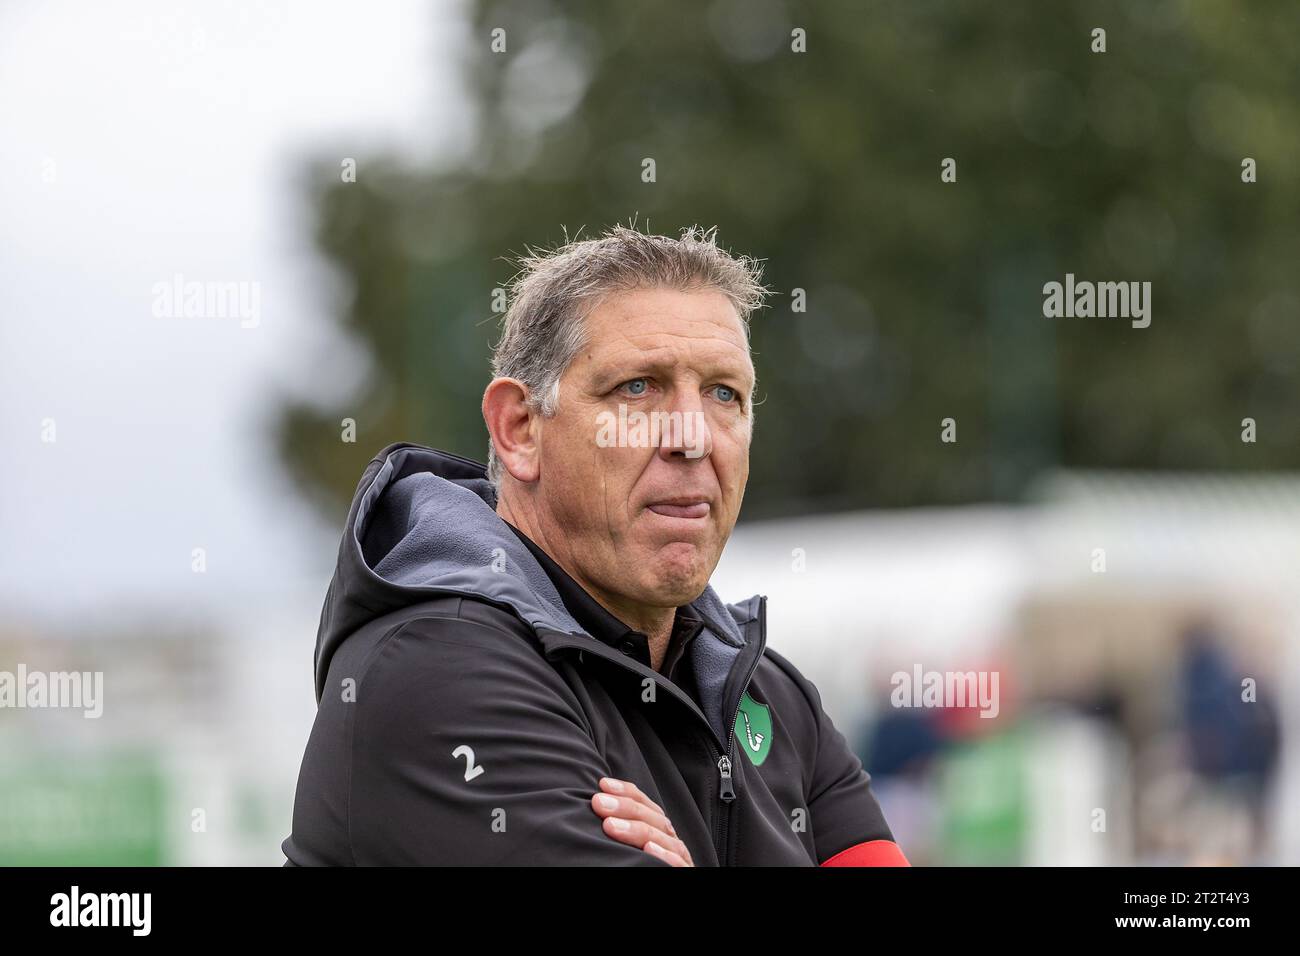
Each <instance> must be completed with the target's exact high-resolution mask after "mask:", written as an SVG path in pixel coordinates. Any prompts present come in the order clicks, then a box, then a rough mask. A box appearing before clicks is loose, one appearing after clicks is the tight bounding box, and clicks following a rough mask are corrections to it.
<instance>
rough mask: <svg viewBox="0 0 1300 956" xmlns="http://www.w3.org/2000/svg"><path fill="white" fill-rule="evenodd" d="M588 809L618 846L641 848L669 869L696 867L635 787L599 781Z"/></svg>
mask: <svg viewBox="0 0 1300 956" xmlns="http://www.w3.org/2000/svg"><path fill="white" fill-rule="evenodd" d="M606 801H610V802H609V803H608V804H607V803H606ZM591 808H592V809H593V810H595V811H596V814H597V815H598V816H600V817H603V818H604V823H603V826H604V828H605V832H606V833H607V834H609V835H610V836H612V837H613V838H614V839H615V840H618V841H619V842H620V843H626V844H628V845H629V846H635V847H640V848H641V849H643V850H645V851H646V852H647V853H650V854H653V855H654V856H657V857H658V858H659V859H661V860H663V861H664V862H665V863H668V864H671V865H672V866H694V865H695V864H694V863H693V862H692V861H691V851H690V850H688V849H686V844H685V843H683V842H682V841H681V840H679V839H677V831H676V830H674V829H673V825H672V821H670V820H669V819H668V817H666V816H664V812H663V810H662V809H661V808H660V807H659V805H658V804H657V803H655V802H654V801H653V800H651V799H650V798H649V797H647V796H646V795H645V794H644V793H642V792H641V789H640V788H639V787H638V786H637V785H636V784H634V783H630V782H629V781H627V780H618V779H615V778H614V777H601V778H600V792H599V793H596V794H595V795H593V796H592V798H591ZM620 825H622V829H620Z"/></svg>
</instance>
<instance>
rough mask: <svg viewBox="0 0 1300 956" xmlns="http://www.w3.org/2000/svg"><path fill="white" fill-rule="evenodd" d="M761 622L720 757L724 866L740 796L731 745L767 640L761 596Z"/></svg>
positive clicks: (720, 847)
mask: <svg viewBox="0 0 1300 956" xmlns="http://www.w3.org/2000/svg"><path fill="white" fill-rule="evenodd" d="M758 624H759V642H758V643H759V646H758V653H757V654H756V655H755V656H754V660H753V661H752V662H751V663H750V665H749V672H748V673H747V674H746V675H745V679H744V681H743V682H742V683H741V685H740V696H738V697H737V698H736V712H735V713H734V714H732V715H731V722H730V723H729V724H727V749H726V751H725V752H724V753H723V755H722V756H721V757H719V758H718V776H719V781H720V782H719V787H718V800H719V802H721V804H722V808H721V809H720V810H719V812H718V821H719V824H720V825H719V828H718V829H719V830H720V831H721V833H720V834H719V839H718V841H717V843H718V861H719V863H720V864H721V865H722V866H729V865H730V863H731V845H730V841H729V840H728V837H729V836H730V835H731V812H732V811H731V805H732V803H733V802H734V801H735V799H736V791H735V788H734V787H733V786H732V773H731V770H732V767H731V744H732V741H733V740H734V739H735V736H736V721H737V720H739V719H740V704H741V702H742V701H743V700H744V699H745V693H746V692H747V691H748V690H749V682H750V680H752V679H753V677H754V671H756V670H758V662H759V661H760V660H762V659H763V647H764V645H765V644H766V643H767V640H766V638H767V598H766V597H765V596H761V597H759V607H758Z"/></svg>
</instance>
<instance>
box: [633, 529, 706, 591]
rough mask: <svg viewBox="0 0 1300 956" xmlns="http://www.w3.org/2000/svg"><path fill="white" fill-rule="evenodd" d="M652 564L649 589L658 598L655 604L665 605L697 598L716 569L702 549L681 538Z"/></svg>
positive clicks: (659, 554) (650, 563) (661, 550)
mask: <svg viewBox="0 0 1300 956" xmlns="http://www.w3.org/2000/svg"><path fill="white" fill-rule="evenodd" d="M649 565H650V568H651V569H652V574H651V580H649V581H648V582H646V583H647V584H648V585H649V587H648V590H650V591H652V592H654V594H655V595H656V597H657V598H658V600H657V601H656V602H655V603H657V604H660V606H662V607H667V606H669V605H672V606H674V607H678V606H680V605H682V604H688V603H690V602H691V601H694V600H695V599H696V598H697V597H699V596H700V595H701V594H703V593H704V589H705V587H707V586H708V583H709V575H710V574H711V573H712V571H713V564H712V563H709V562H708V561H706V559H705V556H704V555H703V554H701V553H700V549H699V548H697V547H696V546H695V545H692V544H687V543H685V542H680V541H679V542H674V543H673V544H670V545H667V546H665V547H664V548H661V549H660V550H659V553H658V554H657V555H656V557H655V559H654V560H652V561H651V562H649Z"/></svg>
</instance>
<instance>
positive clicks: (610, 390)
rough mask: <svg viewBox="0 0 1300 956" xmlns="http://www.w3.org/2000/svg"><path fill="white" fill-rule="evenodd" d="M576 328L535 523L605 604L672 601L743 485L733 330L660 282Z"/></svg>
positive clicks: (740, 332) (551, 423)
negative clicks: (581, 336) (582, 344)
mask: <svg viewBox="0 0 1300 956" xmlns="http://www.w3.org/2000/svg"><path fill="white" fill-rule="evenodd" d="M586 328H587V334H588V338H587V346H586V348H584V349H583V350H582V351H580V352H579V353H578V355H577V356H576V357H575V358H574V360H573V362H572V363H571V364H570V366H569V368H568V369H567V370H566V371H565V373H564V375H563V376H562V377H561V379H560V395H559V409H558V411H557V413H556V415H555V416H554V417H553V418H548V419H543V420H542V425H541V432H540V466H541V472H540V480H539V483H538V487H537V492H538V505H539V511H540V515H539V517H541V519H542V521H543V522H544V523H545V524H546V525H548V527H547V529H546V530H547V532H548V534H547V538H548V540H549V542H550V544H551V545H552V547H555V548H561V549H563V551H564V552H565V553H563V554H562V555H555V557H557V560H560V561H561V563H562V564H564V565H566V566H567V567H568V568H569V569H570V570H571V572H576V574H575V575H574V576H575V577H576V578H578V579H579V583H582V584H584V585H585V586H587V587H588V588H589V589H594V590H595V591H596V592H597V593H596V596H597V597H601V596H602V594H601V592H603V596H604V597H605V598H606V599H607V600H606V602H605V603H607V604H608V603H611V602H612V603H615V604H618V605H626V604H635V605H642V606H653V607H677V606H680V605H682V604H685V603H688V602H689V601H692V600H694V599H695V598H697V597H699V595H700V594H701V593H702V592H703V591H704V588H705V586H706V585H707V584H708V581H709V577H710V576H711V575H712V573H713V569H714V567H716V566H717V563H718V559H719V558H720V557H721V555H722V548H723V546H724V545H725V544H726V542H727V539H728V538H729V537H730V535H731V529H732V528H733V527H734V526H735V523H736V516H737V514H738V513H739V511H740V502H741V499H742V498H743V497H744V494H745V482H746V481H747V480H748V478H749V442H750V435H751V431H752V428H751V414H752V410H751V407H750V397H751V393H752V391H753V388H754V366H753V363H752V362H751V361H750V357H749V345H748V341H747V338H746V335H745V329H744V326H743V324H742V322H741V319H740V317H739V316H738V315H737V313H736V309H735V307H734V306H733V305H732V304H731V302H730V300H728V299H727V297H726V296H724V295H723V294H722V293H720V292H716V291H697V292H679V291H676V290H670V289H659V288H655V289H644V290H637V291H633V292H627V293H622V294H617V295H614V296H612V297H610V298H609V299H607V300H606V301H605V302H603V303H602V304H601V305H600V306H598V307H597V308H596V309H595V310H594V311H593V312H592V314H591V315H590V316H589V317H588V319H587V323H586ZM620 405H622V406H624V408H623V409H622V410H620ZM637 412H640V413H643V414H642V416H638V415H637V414H636V413H637ZM655 413H668V414H666V415H658V416H657V415H656V414H655ZM672 413H676V414H672ZM651 421H656V422H657V423H658V425H659V426H660V427H659V429H658V431H659V434H658V436H657V438H655V439H654V440H655V442H656V443H657V447H656V446H651V447H645V446H646V445H647V444H648V439H650V438H651V437H652V435H653V433H652V430H651V425H650V422H651ZM620 422H625V423H626V425H624V426H623V427H620ZM623 439H626V440H623ZM636 444H640V445H642V447H635V445H636ZM561 542H562V543H561Z"/></svg>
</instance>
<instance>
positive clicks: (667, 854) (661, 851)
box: [645, 840, 695, 866]
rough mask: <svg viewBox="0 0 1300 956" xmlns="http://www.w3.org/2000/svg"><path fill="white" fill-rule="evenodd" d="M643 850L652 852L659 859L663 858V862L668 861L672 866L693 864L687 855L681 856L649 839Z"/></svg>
mask: <svg viewBox="0 0 1300 956" xmlns="http://www.w3.org/2000/svg"><path fill="white" fill-rule="evenodd" d="M645 850H646V852H647V853H653V854H654V855H655V856H657V857H659V859H661V860H663V861H664V862H665V863H668V864H670V865H672V866H694V865H695V864H694V863H692V862H691V860H690V858H689V857H686V858H683V857H682V856H681V855H680V854H677V853H674V852H673V851H672V850H668V849H665V848H664V847H661V846H660V845H659V844H657V843H655V842H654V841H653V840H650V841H649V842H647V843H646V845H645Z"/></svg>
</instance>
